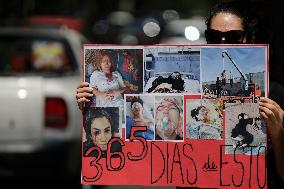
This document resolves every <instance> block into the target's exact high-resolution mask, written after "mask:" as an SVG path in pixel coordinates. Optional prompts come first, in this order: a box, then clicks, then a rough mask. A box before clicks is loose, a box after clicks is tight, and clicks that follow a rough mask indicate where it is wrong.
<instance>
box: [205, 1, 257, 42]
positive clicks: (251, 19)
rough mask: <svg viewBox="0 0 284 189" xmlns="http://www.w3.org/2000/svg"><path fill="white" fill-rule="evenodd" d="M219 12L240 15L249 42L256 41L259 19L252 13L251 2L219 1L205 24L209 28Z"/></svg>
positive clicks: (211, 10)
mask: <svg viewBox="0 0 284 189" xmlns="http://www.w3.org/2000/svg"><path fill="white" fill-rule="evenodd" d="M219 13H230V14H233V15H236V16H237V17H239V18H240V19H241V20H242V25H243V29H244V31H245V32H246V40H247V43H254V42H255V33H256V30H257V27H258V19H257V17H256V16H255V15H252V11H251V10H250V5H249V3H245V2H244V1H230V2H222V3H217V4H216V5H215V6H213V7H212V8H211V9H210V11H209V14H208V17H207V18H206V21H205V24H206V27H207V29H210V26H211V21H212V18H213V17H214V16H216V15H217V14H219Z"/></svg>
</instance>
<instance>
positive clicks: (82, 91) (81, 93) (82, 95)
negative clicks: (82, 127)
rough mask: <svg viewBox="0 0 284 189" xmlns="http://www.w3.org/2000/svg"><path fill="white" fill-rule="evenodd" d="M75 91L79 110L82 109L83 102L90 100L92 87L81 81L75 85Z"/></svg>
mask: <svg viewBox="0 0 284 189" xmlns="http://www.w3.org/2000/svg"><path fill="white" fill-rule="evenodd" d="M76 92H77V94H76V99H77V104H78V106H79V108H80V110H82V109H83V105H84V103H85V102H90V100H89V98H91V97H92V96H93V88H91V87H89V83H87V82H81V83H79V85H78V86H77V90H76Z"/></svg>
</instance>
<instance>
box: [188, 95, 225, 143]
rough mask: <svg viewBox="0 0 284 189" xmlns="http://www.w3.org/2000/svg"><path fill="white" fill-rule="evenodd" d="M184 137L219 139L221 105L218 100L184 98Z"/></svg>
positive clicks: (221, 126) (221, 129) (221, 127)
mask: <svg viewBox="0 0 284 189" xmlns="http://www.w3.org/2000/svg"><path fill="white" fill-rule="evenodd" d="M186 110H187V111H186V138H190V139H215V140H216V139H217V140H221V139H222V138H223V137H222V132H223V124H222V118H223V115H222V106H221V102H220V101H218V100H208V99H187V100H186Z"/></svg>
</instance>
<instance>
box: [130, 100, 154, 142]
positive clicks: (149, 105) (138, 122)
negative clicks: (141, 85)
mask: <svg viewBox="0 0 284 189" xmlns="http://www.w3.org/2000/svg"><path fill="white" fill-rule="evenodd" d="M154 100H155V98H154V97H153V96H145V95H127V96H126V103H125V110H126V119H125V120H126V139H129V136H130V133H131V128H132V127H134V126H135V127H142V126H146V127H147V131H144V132H140V131H137V132H135V135H134V136H142V137H143V138H145V139H146V140H153V139H154V132H155V131H154V130H155V127H154V112H153V108H154Z"/></svg>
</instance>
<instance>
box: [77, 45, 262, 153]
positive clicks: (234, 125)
mask: <svg viewBox="0 0 284 189" xmlns="http://www.w3.org/2000/svg"><path fill="white" fill-rule="evenodd" d="M267 50H268V47H267V46H265V45H202V46H201V45H151V46H124V45H121V46H112V45H111V46H107V45H106V46H102V45H85V46H84V54H83V60H84V66H83V67H84V81H86V82H88V83H89V84H90V87H92V88H93V94H94V97H93V98H92V100H91V101H90V102H89V103H86V104H85V111H86V116H84V123H83V125H84V127H83V129H84V134H83V135H84V137H83V143H84V145H83V146H84V147H83V148H84V151H87V150H88V149H89V148H90V146H98V147H100V148H101V149H102V151H106V147H107V143H108V141H109V140H110V139H111V138H112V137H120V138H122V139H123V140H125V141H128V140H129V137H130V135H131V128H132V127H133V126H136V127H139V126H141V127H142V126H144V127H146V128H147V129H146V130H145V131H137V132H135V136H141V137H143V138H145V139H146V140H147V141H168V142H171V141H175V142H184V141H185V140H187V141H188V140H223V141H224V143H225V144H226V145H232V146H233V148H230V149H226V153H228V154H231V153H234V152H237V153H238V154H247V153H250V152H248V151H247V148H246V147H249V146H260V145H264V146H266V127H265V124H264V121H263V119H262V118H261V116H260V113H259V106H258V100H259V97H261V96H265V97H266V96H267V95H268V86H267V84H268V73H267V66H268V65H267V64H268V57H267ZM114 147H115V145H114ZM256 153H257V152H256ZM90 156H91V155H90Z"/></svg>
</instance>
